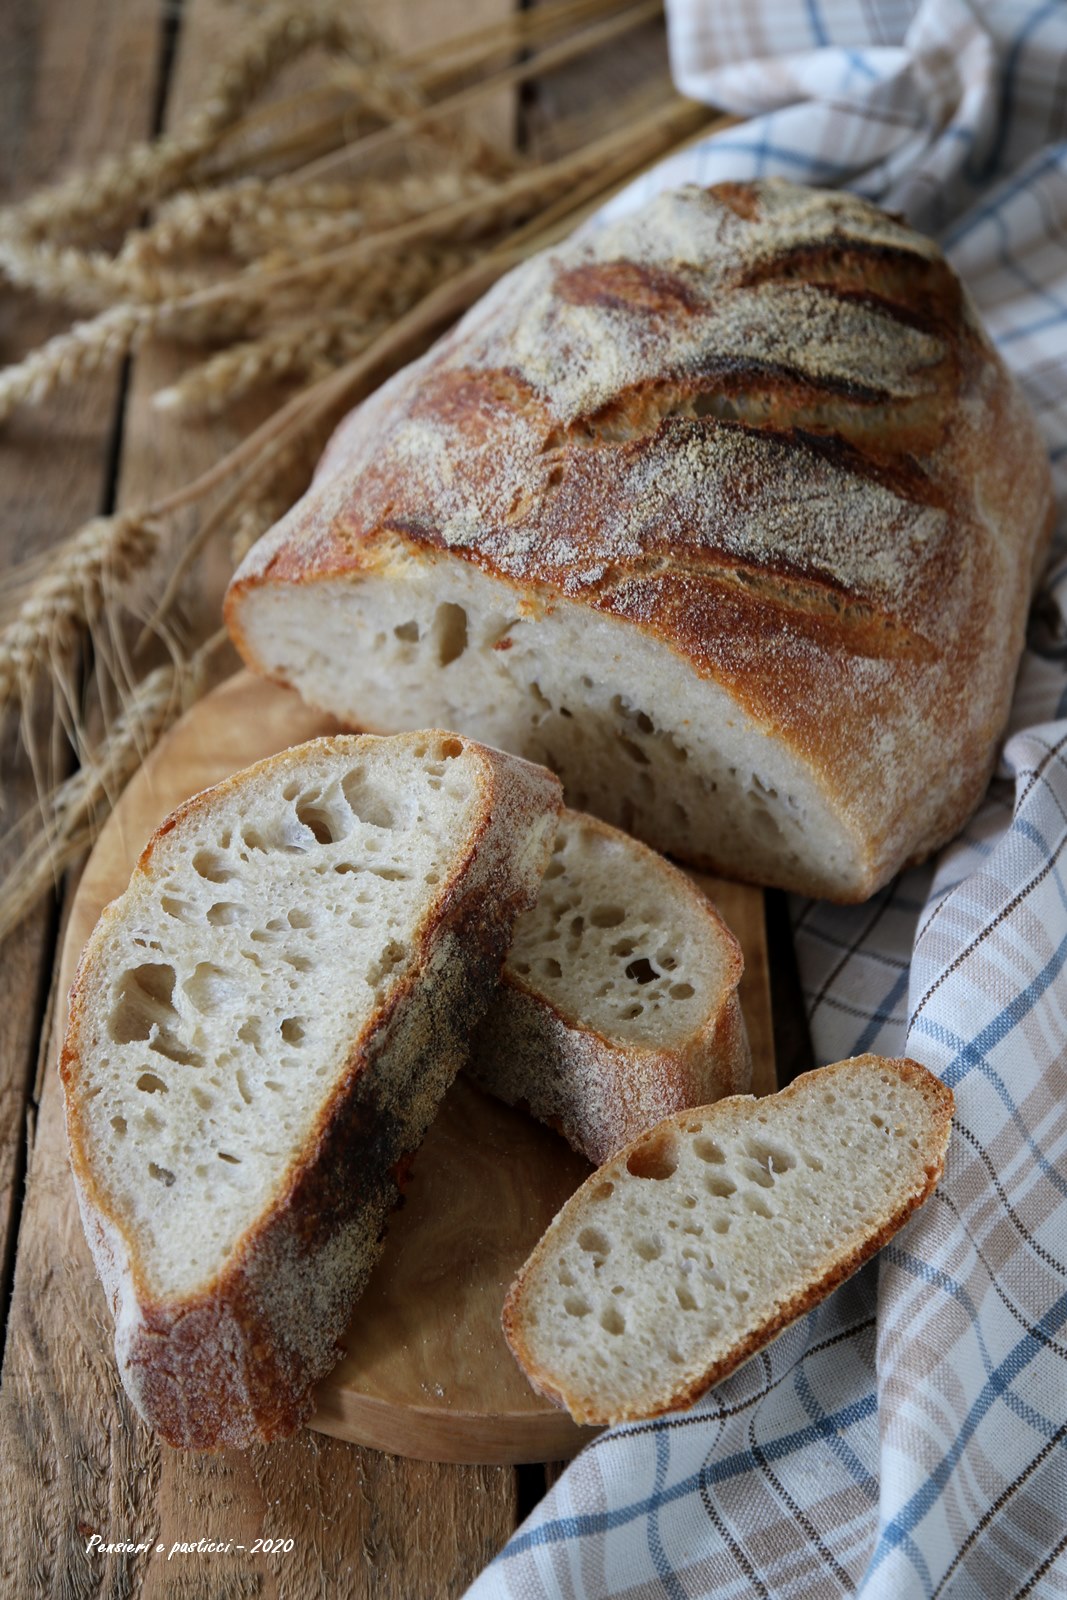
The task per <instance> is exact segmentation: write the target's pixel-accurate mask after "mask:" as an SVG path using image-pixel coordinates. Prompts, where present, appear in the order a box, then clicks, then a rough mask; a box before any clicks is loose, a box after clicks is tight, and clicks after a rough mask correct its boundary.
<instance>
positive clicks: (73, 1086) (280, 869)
mask: <svg viewBox="0 0 1067 1600" xmlns="http://www.w3.org/2000/svg"><path fill="white" fill-rule="evenodd" d="M559 806H560V791H559V784H558V782H557V781H556V779H555V778H554V777H553V776H552V775H551V773H549V772H547V771H545V770H544V769H543V768H538V767H534V766H531V765H529V764H527V763H526V762H523V761H520V760H518V759H516V758H515V757H512V756H506V755H502V754H501V753H500V752H498V751H494V750H489V749H486V748H485V747H484V746H481V745H478V744H474V743H472V742H471V741H469V740H465V739H461V738H459V737H457V736H456V735H453V734H447V733H440V732H421V733H411V734H405V735H402V736H400V737H396V738H374V737H369V736H363V737H360V736H351V735H350V736H344V737H339V738H328V739H318V740H314V741H312V742H311V743H310V744H306V745H302V746H299V747H297V748H295V749H292V750H288V751H285V752H284V753H282V754H281V755H279V756H275V757H272V758H271V759H270V760H267V761H264V762H261V763H259V764H258V765H257V766H254V767H251V768H249V769H248V770H247V771H245V772H242V773H238V774H237V775H236V776H235V777H233V778H230V779H228V780H227V781H226V782H224V783H222V784H220V785H218V786H217V787H216V788H214V789H209V790H207V791H205V792H204V793H203V794H200V795H198V796H196V797H194V798H193V799H192V800H190V801H188V802H187V803H186V804H185V805H184V806H182V807H181V808H179V810H178V811H176V812H175V813H174V814H173V815H172V816H171V817H169V818H168V819H167V820H166V822H164V823H163V825H162V826H161V827H160V828H159V830H158V831H157V832H156V834H155V835H154V836H153V838H152V839H151V840H150V841H149V843H148V846H147V847H146V849H145V851H144V853H143V854H142V856H141V858H140V861H139V862H138V864H137V867H136V869H135V871H134V873H133V877H132V879H131V882H130V886H129V888H128V889H127V890H126V892H125V894H123V895H122V896H121V898H120V899H118V900H116V901H114V902H113V903H112V904H111V905H110V906H108V907H107V909H106V910H105V912H104V914H103V916H102V917H101V919H100V922H99V924H98V925H97V928H96V930H95V932H94V933H93V935H92V937H91V938H90V940H89V943H88V945H87V947H86V950H85V953H84V955H83V957H82V962H81V965H80V968H79V971H78V976H77V979H76V981H75V984H74V987H73V990H72V992H71V1002H70V1023H69V1026H68V1030H67V1036H66V1040H65V1042H64V1046H63V1052H62V1058H61V1063H60V1070H61V1073H62V1077H63V1082H64V1088H65V1092H66V1108H67V1130H68V1135H69V1140H70V1152H71V1164H72V1168H73V1173H74V1178H75V1185H76V1189H77V1192H78V1199H79V1203H80V1205H81V1211H82V1218H83V1222H84V1226H85V1232H86V1237H87V1239H88V1241H89V1244H90V1247H91V1249H92V1252H93V1255H94V1257H95V1260H96V1264H97V1268H98V1270H99V1272H100V1275H101V1278H102V1279H103V1282H104V1286H105V1289H106V1292H107V1296H108V1299H109V1301H110V1303H111V1307H112V1310H113V1313H114V1316H115V1349H116V1355H117V1358H118V1364H119V1370H120V1372H121V1375H122V1380H123V1383H124V1384H125V1386H126V1389H127V1391H128V1393H129V1395H130V1397H131V1399H132V1401H133V1403H134V1405H135V1406H136V1408H137V1410H138V1411H139V1412H140V1414H141V1415H142V1416H143V1417H144V1418H145V1419H146V1420H147V1421H148V1422H150V1423H151V1424H152V1425H153V1426H154V1427H155V1428H156V1429H157V1430H158V1431H159V1433H161V1434H162V1436H163V1437H164V1438H165V1439H166V1440H168V1441H169V1442H170V1443H171V1444H175V1445H183V1446H191V1447H194V1448H200V1449H205V1448H215V1447H218V1446H222V1445H248V1444H250V1443H252V1442H254V1441H257V1440H269V1439H272V1438H277V1437H280V1436H283V1435H285V1434H287V1433H290V1432H292V1430H293V1429H294V1428H296V1427H297V1426H298V1425H299V1423H300V1422H301V1421H302V1420H303V1419H304V1418H305V1417H306V1416H307V1415H308V1414H309V1412H310V1410H311V1398H310V1391H311V1387H312V1385H313V1384H314V1382H315V1381H316V1380H317V1379H318V1378H319V1377H320V1376H321V1375H322V1374H323V1373H324V1372H325V1371H327V1370H328V1368H329V1367H330V1366H331V1365H332V1364H333V1362H334V1360H335V1359H336V1355H337V1349H336V1341H337V1339H338V1337H339V1335H340V1334H341V1333H342V1332H343V1330H344V1327H345V1325H346V1323H347V1321H348V1318H349V1316H350V1314H351V1310H352V1306H353V1302H354V1301H355V1299H356V1297H357V1295H358V1294H359V1292H360V1290H361V1289H362V1287H363V1285H364V1283H365V1281H366V1278H367V1276H368V1274H369V1272H370V1269H371V1266H372V1265H373V1263H374V1261H375V1259H376V1257H377V1255H378V1252H379V1246H380V1240H381V1236H382V1233H383V1228H384V1224H385V1219H386V1217H387V1214H388V1211H389V1209H390V1207H391V1206H392V1204H393V1203H394V1202H395V1199H396V1195H397V1183H396V1173H397V1169H398V1167H400V1166H401V1164H402V1163H403V1162H404V1161H405V1159H406V1157H407V1155H408V1153H409V1152H411V1151H412V1150H413V1149H414V1148H415V1147H416V1146H417V1145H418V1143H419V1141H420V1139H421V1138H422V1135H423V1133H424V1132H425V1130H426V1127H427V1126H428V1124H429V1122H430V1120H431V1119H432V1117H433V1115H434V1112H435V1110H436V1108H437V1105H438V1103H439V1101H440V1099H441V1096H442V1095H443V1094H444V1092H445V1089H446V1088H447V1087H448V1085H449V1083H450V1082H451V1080H452V1078H453V1076H454V1074H455V1072H456V1071H457V1069H458V1068H459V1066H460V1064H461V1061H462V1057H463V1054H464V1052H465V1042H466V1038H467V1035H468V1033H469V1031H470V1029H471V1028H472V1027H473V1026H474V1024H475V1023H476V1021H477V1020H478V1019H479V1017H480V1015H481V1013H482V1010H483V1009H484V1007H485V1004H486V1003H487V1001H488V998H489V995H490V993H491V991H492V989H493V986H494V985H495V983H496V981H497V979H498V976H499V972H500V967H501V964H502V962H503V959H504V955H505V953H506V950H507V946H508V942H509V940H510V937H511V933H512V928H513V924H514V920H515V917H516V916H517V915H518V913H519V912H520V911H522V910H524V909H525V908H526V907H527V906H529V905H530V904H531V903H532V901H533V899H534V897H535V896H536V893H537V886H538V884H539V882H540V878H541V874H542V872H543V870H544V867H545V864H546V863H547V860H548V855H549V850H550V847H551V842H552V836H553V834H554V832H555V827H556V819H557V815H558V811H559Z"/></svg>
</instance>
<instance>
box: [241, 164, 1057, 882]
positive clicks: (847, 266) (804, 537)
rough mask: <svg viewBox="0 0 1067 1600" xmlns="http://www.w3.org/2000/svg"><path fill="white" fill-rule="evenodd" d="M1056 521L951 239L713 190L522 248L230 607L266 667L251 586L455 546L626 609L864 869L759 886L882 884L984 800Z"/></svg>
mask: <svg viewBox="0 0 1067 1600" xmlns="http://www.w3.org/2000/svg"><path fill="white" fill-rule="evenodd" d="M753 351H755V353H753ZM1052 518H1053V502H1052V494H1051V479H1050V473H1049V466H1048V461H1047V456H1046V453H1045V450H1044V447H1043V444H1042V442H1041V440H1040V437H1039V435H1038V432H1037V429H1036V426H1035V424H1034V421H1033V418H1032V417H1031V415H1030V413H1029V410H1028V408H1027V406H1026V404H1025V402H1024V401H1023V399H1022V397H1021V395H1020V393H1019V390H1018V389H1017V387H1016V385H1015V383H1014V382H1013V380H1012V379H1011V377H1010V375H1009V374H1008V372H1007V369H1006V368H1005V367H1004V364H1003V363H1002V361H1001V360H1000V358H999V356H998V355H997V353H996V351H995V350H994V349H993V347H992V345H991V344H990V342H989V340H988V338H987V337H986V335H985V333H984V332H983V330H982V329H981V327H980V325H979V323H978V321H977V319H976V317H975V315H974V313H973V311H972V309H971V307H970V304H969V302H968V299H967V296H966V294H965V292H964V291H963V290H962V289H961V286H960V284H959V282H958V280H957V279H956V277H955V275H954V273H953V272H952V271H951V269H950V268H949V267H948V266H947V264H946V263H945V262H944V260H943V258H942V257H941V255H940V253H939V251H938V250H937V249H936V247H935V246H934V245H932V244H931V243H930V242H929V241H927V240H925V239H922V238H921V237H920V236H919V235H917V234H915V233H913V232H912V231H911V230H910V229H908V228H906V227H905V226H903V225H902V224H900V223H898V222H896V221H895V220H893V219H891V218H888V217H886V216H885V215H884V214H882V213H880V212H878V211H877V210H876V209H875V208H874V207H873V206H871V205H869V204H868V203H867V202H866V201H863V200H860V199H858V198H857V197H854V196H849V195H844V194H832V195H830V194H820V193H818V192H816V191H804V190H799V189H796V188H795V187H794V186H792V185H787V184H783V183H781V182H780V181H777V180H774V181H769V182H766V183H754V184H746V185H719V186H717V187H716V188H714V189H711V190H707V191H701V190H698V189H695V188H690V189H683V190H680V191H677V192H676V193H675V194H673V195H668V196H664V197H661V198H660V200H658V201H657V202H655V203H654V205H653V206H652V207H651V208H650V209H649V210H648V211H647V212H646V213H643V214H641V215H640V216H638V217H636V218H633V219H626V220H624V222H623V223H621V224H618V225H616V226H615V227H614V228H612V229H608V230H606V231H605V233H604V234H603V235H600V236H597V235H594V236H593V238H592V240H591V241H572V242H571V243H569V244H567V245H565V246H563V247H561V248H560V249H559V250H557V251H555V252H552V253H550V254H548V255H546V256H544V257H540V258H537V259H536V260H535V261H533V262H530V263H527V264H526V265H524V266H523V267H521V268H519V269H517V271H516V272H515V273H513V274H511V275H510V276H509V277H508V278H507V279H505V280H503V282H502V283H501V284H499V285H497V287H496V288H495V289H494V290H493V291H491V293H490V294H489V295H488V296H486V298H485V299H484V300H483V301H482V302H481V303H480V304H479V305H478V306H477V307H475V309H474V310H473V311H472V312H471V313H469V314H468V316H467V317H466V318H465V319H464V320H463V322H461V323H460V325H459V326H458V328H457V329H456V330H455V331H454V332H453V333H452V334H450V335H449V336H448V337H447V338H445V339H444V340H443V341H441V342H440V343H439V344H438V345H437V346H436V347H435V348H434V349H433V350H432V351H430V352H429V353H428V355H427V356H425V357H424V358H423V359H422V360H421V361H419V362H416V363H415V364H414V365H413V366H412V367H410V368H407V369H405V371H403V372H401V373H399V374H398V375H397V376H396V377H394V378H393V379H392V380H391V381H390V382H389V383H387V384H386V385H385V386H384V387H383V388H382V389H381V390H380V391H379V392H378V393H377V394H376V395H374V396H372V397H371V399H369V400H368V401H366V402H365V403H364V404H363V405H362V406H361V407H360V408H358V409H357V410H356V411H355V412H353V413H352V415H351V416H350V417H349V418H348V419H347V420H346V421H345V422H344V423H343V424H342V425H341V427H340V429H339V430H338V432H337V434H336V435H335V437H334V439H333V441H332V442H331V444H330V446H329V448H328V449H327V452H326V454H325V456H324V458H323V461H322V463H321V466H320V469H319V472H318V476H317V479H316V482H315V484H314V485H313V487H312V489H311V491H310V492H309V494H308V495H307V496H306V497H305V498H304V499H303V500H302V501H301V502H300V503H299V505H298V506H297V507H295V508H294V510H293V511H292V512H291V513H290V514H289V516H288V517H286V518H285V519H284V520H283V521H282V522H281V523H280V524H279V525H278V527H277V528H276V529H275V530H274V531H273V532H272V533H271V534H268V535H267V536H266V538H265V539H264V540H263V541H261V543H260V545H259V546H257V547H256V549H255V550H254V551H253V552H252V553H251V554H250V556H249V557H248V558H247V559H246V561H245V563H244V564H243V566H242V568H241V569H240V571H239V573H238V574H237V576H236V577H235V579H234V582H233V584H232V586H231V589H230V592H229V595H228V597H227V619H228V622H229V625H230V629H231V632H232V634H233V637H234V640H235V642H236V644H237V646H238V648H239V649H240V650H241V652H242V654H243V655H244V657H245V659H246V661H247V662H248V663H249V665H250V666H252V667H253V668H255V669H256V670H259V671H266V672H267V673H271V672H272V671H276V669H275V667H274V666H273V665H272V663H271V662H270V661H268V660H266V659H265V658H264V652H263V649H262V648H261V647H258V646H257V645H256V644H255V643H254V641H253V638H252V633H253V632H254V629H253V628H252V626H251V624H250V621H249V619H250V617H251V616H252V602H253V601H254V597H255V593H256V591H257V590H258V589H260V588H262V587H263V586H269V587H271V588H272V589H274V590H275V591H280V590H282V589H289V590H290V591H293V590H298V589H308V588H309V587H311V586H314V585H316V584H319V583H323V582H328V581H334V580H339V579H343V580H345V581H346V582H350V583H358V582H359V581H360V580H361V578H364V577H366V576H369V575H375V574H387V573H391V572H395V571H399V570H401V569H402V567H403V566H404V564H405V563H407V562H411V563H416V564H426V563H429V562H437V561H441V560H442V559H444V560H445V561H446V563H447V562H463V563H469V564H471V565H473V566H476V567H477V568H479V569H480V570H481V571H482V572H484V573H485V574H487V575H489V576H491V577H492V578H493V579H494V580H495V581H496V582H497V583H498V584H499V585H500V586H501V590H502V592H503V595H504V598H505V601H507V600H508V596H510V601H509V602H508V603H509V604H510V606H511V609H512V614H515V615H522V614H523V607H525V608H526V610H527V614H530V615H532V614H535V613H536V614H539V615H550V614H551V612H552V610H553V608H554V607H556V606H562V605H577V606H579V607H586V608H589V609H590V610H592V611H595V612H597V613H599V614H600V615H602V616H604V617H610V618H613V619H616V620H617V621H619V622H620V623H622V624H625V626H626V628H628V629H634V630H638V631H640V632H641V633H642V634H643V635H645V636H647V637H648V638H649V639H650V640H653V641H655V642H656V643H658V644H659V645H661V646H662V648H663V651H664V653H665V654H664V660H665V670H666V666H667V664H669V663H670V662H671V661H672V660H673V663H674V670H677V671H678V672H681V673H685V674H689V675H694V676H695V677H696V678H697V679H698V680H710V681H713V682H715V683H716V684H718V685H719V686H721V687H722V688H724V689H725V690H726V691H727V692H728V693H729V695H730V696H731V697H732V699H733V701H734V703H735V704H736V706H737V707H738V708H739V710H740V711H742V712H743V713H744V714H745V715H746V716H747V717H750V718H751V719H752V721H753V723H754V724H755V726H756V727H757V728H758V729H760V730H762V731H763V732H764V733H766V734H768V735H769V736H770V737H771V738H772V739H773V740H774V741H776V742H778V743H780V744H781V745H783V746H785V747H786V748H787V749H788V750H789V751H790V752H791V754H792V755H793V756H794V757H795V758H796V759H797V760H798V761H800V762H801V763H803V765H804V766H805V767H806V768H807V769H808V770H809V772H810V774H811V777H812V780H813V782H814V783H815V784H816V785H817V787H818V788H819V790H820V791H821V792H822V793H823V794H824V795H825V797H826V800H827V802H828V804H829V805H830V806H831V808H832V810H833V812H834V813H835V814H836V817H837V819H838V823H839V826H840V828H841V830H842V832H843V833H844V834H848V835H849V836H853V837H854V838H855V839H856V840H857V841H858V849H859V853H860V857H861V867H860V869H859V875H858V878H857V881H854V882H850V883H848V884H844V883H838V885H837V886H836V889H835V886H834V884H833V883H832V882H831V883H830V884H829V885H828V884H827V883H826V882H820V881H819V880H818V879H817V878H816V877H814V876H813V875H811V874H809V875H807V876H806V877H805V875H804V874H803V873H802V872H798V870H797V869H796V868H791V867H790V866H789V864H788V863H785V862H783V863H782V866H781V870H780V871H779V872H778V874H777V876H774V877H773V878H771V879H768V881H774V882H777V883H780V884H782V885H783V886H785V887H790V888H796V889H800V890H801V891H807V892H815V893H823V894H827V893H829V894H831V895H833V896H834V897H837V898H844V899H860V898H863V897H865V896H866V895H868V894H870V893H871V892H872V891H873V890H874V889H875V888H876V887H877V886H878V885H880V884H881V883H882V882H884V881H885V880H886V879H887V878H888V877H889V876H890V875H891V874H892V873H893V872H894V871H896V870H898V869H899V868H900V867H901V866H902V865H904V864H906V863H909V862H913V861H917V860H920V859H922V858H923V857H924V856H925V855H927V854H929V852H930V851H931V850H932V849H934V848H935V847H936V846H937V845H939V844H940V843H942V842H943V841H944V840H945V839H946V838H948V837H951V835H952V834H953V833H954V832H956V831H957V830H958V828H959V826H960V825H961V824H962V822H963V821H964V819H965V818H966V817H967V816H968V815H969V814H970V812H971V811H972V810H973V809H974V807H975V805H976V804H977V803H978V800H979V799H980V797H981V795H982V793H983V792H984V789H985V786H986V783H987V781H988V778H989V774H990V772H991V769H992V765H993V762H994V759H995V748H996V742H997V739H998V737H999V735H1000V733H1001V731H1002V729H1003V726H1004V723H1005V720H1006V717H1007V712H1008V708H1009V705H1010V698H1011V692H1012V687H1013V680H1014V673H1015V669H1016V665H1017V662H1018V659H1019V654H1020V651H1021V648H1022V642H1023V629H1024V623H1025V617H1026V612H1027V607H1028V603H1029V598H1030V593H1031V586H1032V582H1033V579H1034V577H1035V576H1036V573H1037V572H1038V571H1039V570H1040V567H1041V564H1042V560H1043V556H1044V552H1045V550H1046V549H1047V545H1048V539H1049V536H1050V534H1051V527H1052ZM281 681H288V679H287V678H286V677H285V676H284V674H283V675H282V680H281ZM295 686H296V687H297V688H299V689H301V690H302V691H303V692H306V693H307V694H308V695H309V697H310V698H311V699H315V690H314V685H313V684H311V683H309V684H302V683H300V682H297V683H296V684H295ZM329 709H331V710H333V711H334V712H339V713H340V714H342V715H344V714H346V713H347V714H348V715H352V714H353V709H352V708H345V707H343V706H338V705H337V704H333V705H331V706H330V707H329ZM565 776H566V774H565ZM612 820H619V819H618V818H613V819H612ZM645 837H647V838H648V839H649V842H650V843H652V844H655V845H658V846H659V847H660V848H668V845H667V844H665V842H664V841H663V840H662V839H660V838H657V837H653V836H651V835H650V834H648V833H647V832H646V833H645ZM674 848H675V849H677V847H676V846H675V847H674ZM686 859H690V860H693V861H694V862H695V863H696V864H698V865H701V866H704V867H708V868H710V869H711V870H715V871H719V872H725V873H726V874H728V875H731V876H745V875H746V874H745V865H744V862H743V860H738V859H731V858H724V857H722V856H718V855H716V853H715V850H714V849H713V848H712V849H709V850H708V851H706V852H697V853H696V854H692V853H688V854H687V856H686ZM764 876H765V877H766V876H767V875H766V874H764Z"/></svg>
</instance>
